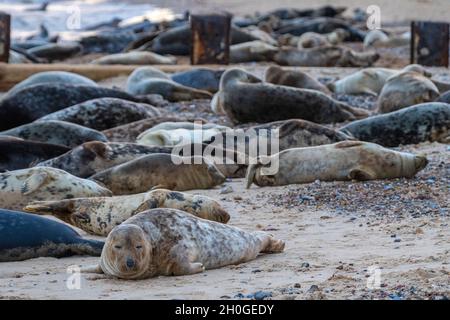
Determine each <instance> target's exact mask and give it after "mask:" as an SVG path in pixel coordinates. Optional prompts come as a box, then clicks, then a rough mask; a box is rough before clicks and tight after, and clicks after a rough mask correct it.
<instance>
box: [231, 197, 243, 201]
mask: <svg viewBox="0 0 450 320" xmlns="http://www.w3.org/2000/svg"><path fill="white" fill-rule="evenodd" d="M233 199H234V200H236V201H239V200H242V197H240V196H236V197H233Z"/></svg>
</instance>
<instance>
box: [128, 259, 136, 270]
mask: <svg viewBox="0 0 450 320" xmlns="http://www.w3.org/2000/svg"><path fill="white" fill-rule="evenodd" d="M127 267H128V268H133V267H134V260H133V259H131V258H127Z"/></svg>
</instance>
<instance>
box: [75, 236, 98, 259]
mask: <svg viewBox="0 0 450 320" xmlns="http://www.w3.org/2000/svg"><path fill="white" fill-rule="evenodd" d="M75 245H76V251H77V253H78V254H80V255H87V256H93V257H100V256H101V254H102V250H103V246H104V245H105V242H104V241H99V240H92V239H83V238H79V241H77V242H76V243H75Z"/></svg>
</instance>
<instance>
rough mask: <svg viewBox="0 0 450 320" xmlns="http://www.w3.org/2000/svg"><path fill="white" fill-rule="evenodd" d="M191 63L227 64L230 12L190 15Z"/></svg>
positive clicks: (228, 56)
mask: <svg viewBox="0 0 450 320" xmlns="http://www.w3.org/2000/svg"><path fill="white" fill-rule="evenodd" d="M191 35H192V47H191V64H228V63H229V61H230V37H231V14H229V13H211V14H192V15H191Z"/></svg>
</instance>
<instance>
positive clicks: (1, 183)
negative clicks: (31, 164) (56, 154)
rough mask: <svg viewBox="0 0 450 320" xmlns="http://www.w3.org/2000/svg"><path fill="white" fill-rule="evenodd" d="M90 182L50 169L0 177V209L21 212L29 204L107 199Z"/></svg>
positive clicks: (39, 169) (108, 194)
mask: <svg viewBox="0 0 450 320" xmlns="http://www.w3.org/2000/svg"><path fill="white" fill-rule="evenodd" d="M110 195H111V191H109V190H108V189H105V188H103V187H101V186H99V185H98V184H96V183H95V182H93V181H90V180H85V179H80V178H77V177H75V176H72V175H71V174H69V173H67V172H65V171H62V170H59V169H54V168H47V167H36V168H30V169H22V170H15V171H8V172H5V173H0V207H1V208H5V209H11V210H21V209H22V208H23V207H24V206H25V205H27V204H28V203H29V202H31V201H42V200H60V199H69V198H79V197H93V196H110Z"/></svg>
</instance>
